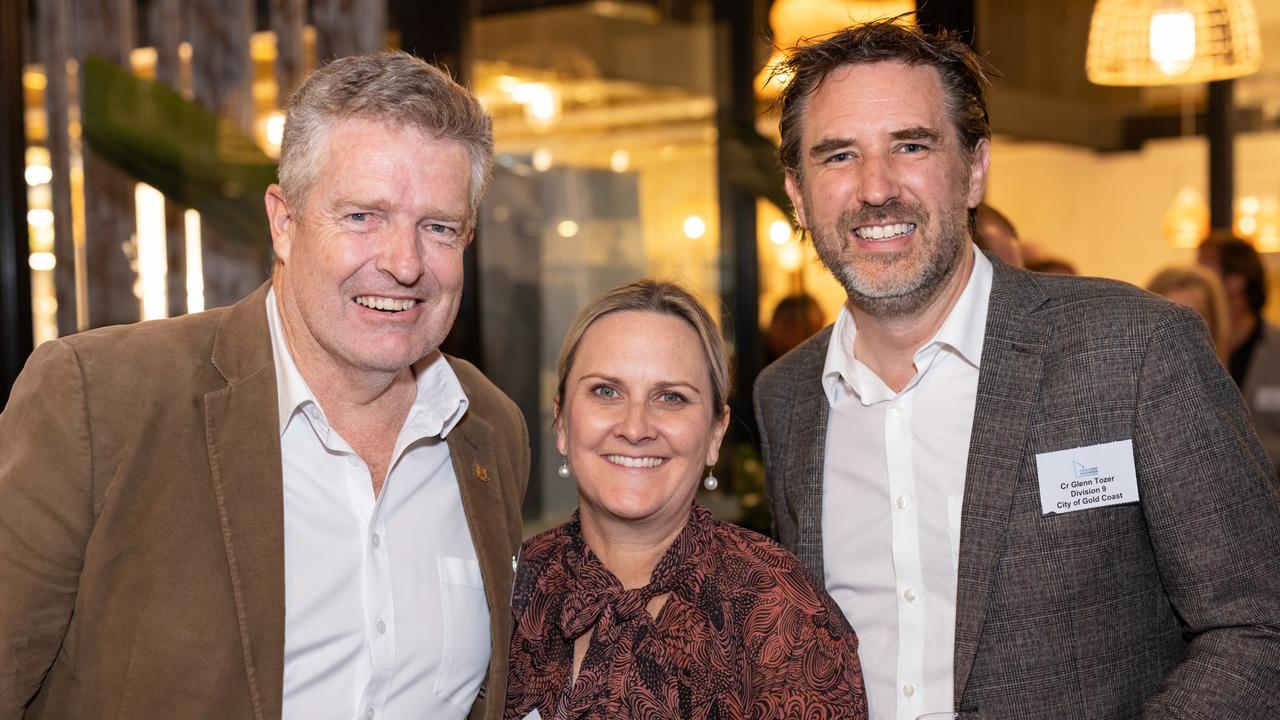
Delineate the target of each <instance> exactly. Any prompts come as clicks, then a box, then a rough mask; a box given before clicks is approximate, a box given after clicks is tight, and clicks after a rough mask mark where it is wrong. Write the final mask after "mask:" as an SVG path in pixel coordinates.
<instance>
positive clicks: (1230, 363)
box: [1196, 231, 1280, 471]
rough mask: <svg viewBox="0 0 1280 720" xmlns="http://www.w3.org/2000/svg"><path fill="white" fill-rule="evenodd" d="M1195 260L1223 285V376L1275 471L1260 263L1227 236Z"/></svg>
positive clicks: (1277, 448)
mask: <svg viewBox="0 0 1280 720" xmlns="http://www.w3.org/2000/svg"><path fill="white" fill-rule="evenodd" d="M1196 260H1197V262H1199V263H1200V264H1201V265H1203V266H1204V267H1206V268H1209V269H1210V270H1212V271H1213V272H1215V273H1217V275H1218V277H1219V278H1221V279H1222V287H1223V290H1224V291H1225V292H1226V296H1227V315H1228V316H1229V322H1230V327H1231V334H1230V336H1229V339H1228V341H1227V351H1228V353H1229V354H1228V356H1227V370H1228V371H1229V372H1230V373H1231V378H1232V379H1233V380H1235V381H1236V385H1238V386H1239V387H1240V392H1241V393H1243V394H1244V398H1245V402H1246V403H1247V404H1248V406H1249V412H1250V413H1251V414H1252V415H1253V424H1254V426H1255V427H1256V428H1257V429H1258V436H1259V437H1261V438H1262V444H1263V445H1264V446H1265V447H1266V448H1267V453H1268V454H1269V455H1270V456H1271V460H1272V462H1273V463H1275V465H1276V468H1277V470H1278V471H1280V328H1277V327H1276V326H1275V325H1272V324H1271V323H1269V322H1267V321H1266V319H1265V318H1263V317H1262V309H1263V308H1264V307H1266V305H1267V290H1268V288H1267V271H1266V268H1265V267H1264V266H1263V264H1262V257H1261V256H1260V255H1258V251H1257V250H1255V249H1254V247H1253V245H1250V244H1249V243H1248V242H1245V241H1244V240H1241V239H1239V238H1237V237H1234V236H1232V235H1231V233H1230V232H1229V231H1227V232H1223V233H1217V234H1215V235H1213V236H1211V237H1210V238H1209V239H1207V240H1205V241H1204V242H1203V243H1201V244H1200V249H1199V251H1198V252H1197V254H1196Z"/></svg>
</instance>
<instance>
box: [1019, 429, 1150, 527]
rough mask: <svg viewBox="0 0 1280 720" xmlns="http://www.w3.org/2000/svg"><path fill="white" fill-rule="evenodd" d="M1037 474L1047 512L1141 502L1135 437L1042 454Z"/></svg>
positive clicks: (1051, 513) (1043, 504)
mask: <svg viewBox="0 0 1280 720" xmlns="http://www.w3.org/2000/svg"><path fill="white" fill-rule="evenodd" d="M1036 476H1037V478H1038V479H1039V481H1040V511H1041V512H1042V513H1044V514H1045V515H1056V514H1059V513H1069V512H1075V511H1077V510H1088V509H1089V508H1097V507H1106V506H1108V505H1121V504H1124V503H1132V502H1138V472H1137V470H1135V469H1134V466H1133V441H1132V440H1118V441H1116V442H1109V443H1102V444H1101V445H1089V446H1087V447H1078V448H1071V449H1070V450H1058V451H1056V452H1047V453H1038V454H1037V455H1036Z"/></svg>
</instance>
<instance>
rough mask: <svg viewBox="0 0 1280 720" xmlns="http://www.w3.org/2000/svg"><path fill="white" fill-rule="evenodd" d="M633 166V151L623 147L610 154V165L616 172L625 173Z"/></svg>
mask: <svg viewBox="0 0 1280 720" xmlns="http://www.w3.org/2000/svg"><path fill="white" fill-rule="evenodd" d="M630 166H631V153H628V152H627V151H626V150H623V149H622V148H618V149H617V150H614V151H613V153H612V154H611V155H609V167H610V168H611V169H612V170H613V171H614V172H616V173H624V172H626V171H627V168H628V167H630Z"/></svg>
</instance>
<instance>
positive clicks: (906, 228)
mask: <svg viewBox="0 0 1280 720" xmlns="http://www.w3.org/2000/svg"><path fill="white" fill-rule="evenodd" d="M915 229H916V226H915V224H914V223H894V224H892V225H868V226H866V227H860V228H855V229H854V231H853V232H854V233H856V234H857V236H858V237H860V238H862V239H863V240H886V239H888V238H895V237H898V236H899V235H906V234H907V233H910V232H911V231H913V230H915Z"/></svg>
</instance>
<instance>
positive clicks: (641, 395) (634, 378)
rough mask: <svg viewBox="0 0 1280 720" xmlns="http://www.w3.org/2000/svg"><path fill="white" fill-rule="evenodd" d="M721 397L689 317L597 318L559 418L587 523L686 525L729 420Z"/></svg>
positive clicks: (624, 314)
mask: <svg viewBox="0 0 1280 720" xmlns="http://www.w3.org/2000/svg"><path fill="white" fill-rule="evenodd" d="M712 402H713V401H712V388H711V375H710V372H709V370H708V368H707V360H706V356H705V354H704V352H703V349H702V345H701V342H700V340H699V339H698V334H697V332H696V331H695V330H694V329H693V327H692V326H690V325H689V323H687V322H686V321H684V320H683V319H681V318H679V317H677V316H674V315H667V314H662V313H657V312H645V311H632V310H629V311H621V312H614V313H610V314H608V315H604V316H602V317H600V318H599V319H597V320H596V321H595V322H594V323H592V324H591V326H590V327H588V328H587V331H586V332H585V333H584V334H583V335H582V339H581V340H580V341H579V344H578V349H577V353H576V355H575V357H574V361H573V366H572V367H571V368H569V373H568V377H567V378H566V382H565V387H564V397H563V398H562V399H561V400H560V402H559V404H558V408H557V411H558V414H557V417H556V447H557V448H558V449H559V450H560V452H561V453H562V454H564V455H566V456H567V457H568V459H569V466H570V467H571V468H572V469H573V474H574V476H575V477H576V478H577V481H578V497H579V500H580V507H579V510H580V516H581V518H582V522H583V524H584V525H590V526H592V527H601V526H603V525H606V524H617V523H620V522H622V523H641V524H651V525H653V526H654V527H656V528H663V529H669V528H671V527H675V526H678V524H679V523H682V522H683V521H684V518H685V517H686V516H687V514H688V512H689V506H690V503H691V502H692V500H693V496H694V493H695V492H696V490H697V487H698V482H699V480H700V479H701V477H702V473H703V470H704V469H705V468H706V467H707V466H709V465H714V464H715V461H716V458H717V457H718V456H719V452H720V440H721V438H723V437H724V431H725V427H726V426H727V425H728V421H729V415H728V410H727V408H721V412H720V413H717V412H715V408H714V407H713V406H712ZM717 415H719V416H718V417H717Z"/></svg>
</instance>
